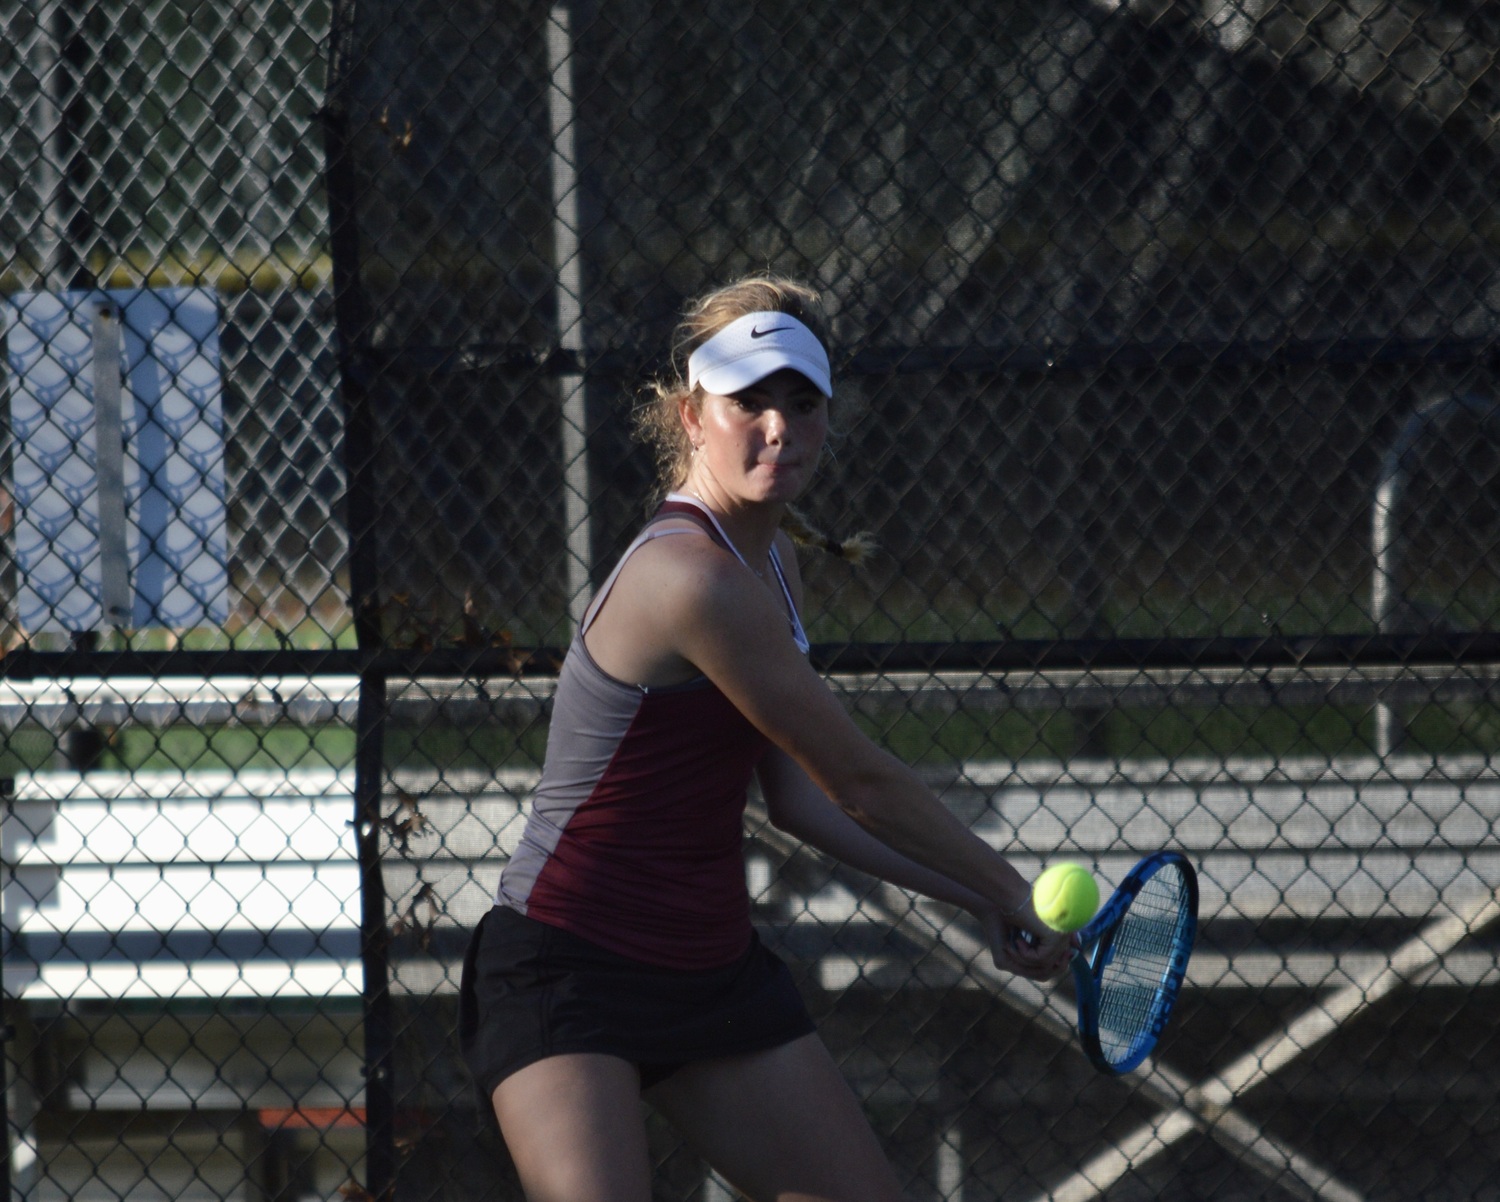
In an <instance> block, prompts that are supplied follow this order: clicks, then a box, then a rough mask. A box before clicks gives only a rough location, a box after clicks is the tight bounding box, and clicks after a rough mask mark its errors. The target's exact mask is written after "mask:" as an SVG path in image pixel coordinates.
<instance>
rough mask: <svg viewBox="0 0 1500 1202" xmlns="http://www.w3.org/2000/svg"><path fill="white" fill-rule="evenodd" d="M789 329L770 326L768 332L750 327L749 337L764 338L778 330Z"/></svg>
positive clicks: (788, 327)
mask: <svg viewBox="0 0 1500 1202" xmlns="http://www.w3.org/2000/svg"><path fill="white" fill-rule="evenodd" d="M791 328H792V327H791V326H772V327H771V328H770V329H769V330H757V329H756V328H755V327H754V326H751V327H750V337H751V338H764V337H765V336H766V335H767V334H775V333H776V332H777V331H778V330H790V329H791Z"/></svg>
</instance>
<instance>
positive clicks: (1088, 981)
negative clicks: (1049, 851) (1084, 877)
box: [1073, 851, 1198, 1076]
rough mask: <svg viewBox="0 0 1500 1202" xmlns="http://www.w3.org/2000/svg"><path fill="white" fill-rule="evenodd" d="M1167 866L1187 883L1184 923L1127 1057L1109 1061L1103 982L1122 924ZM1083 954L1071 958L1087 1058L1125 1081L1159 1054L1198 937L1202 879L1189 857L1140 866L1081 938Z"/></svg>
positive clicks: (1159, 857)
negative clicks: (1102, 1021) (1102, 1026)
mask: <svg viewBox="0 0 1500 1202" xmlns="http://www.w3.org/2000/svg"><path fill="white" fill-rule="evenodd" d="M1168 865H1176V866H1177V867H1178V868H1179V869H1180V870H1181V872H1182V877H1183V880H1184V881H1185V883H1186V893H1187V905H1186V910H1187V915H1186V921H1185V922H1184V923H1183V924H1182V925H1181V927H1180V928H1179V929H1178V930H1177V932H1176V936H1175V938H1174V941H1173V943H1172V947H1171V949H1170V952H1169V954H1168V955H1167V957H1166V964H1165V967H1164V969H1163V970H1162V973H1161V979H1160V980H1159V981H1157V982H1155V983H1154V986H1153V992H1152V997H1151V1000H1150V1002H1149V1004H1148V1006H1147V1007H1146V1008H1145V1009H1146V1013H1147V1015H1148V1016H1149V1017H1148V1019H1147V1021H1145V1022H1144V1023H1143V1024H1142V1025H1141V1029H1140V1030H1139V1031H1138V1032H1136V1033H1135V1034H1134V1035H1133V1037H1132V1038H1131V1040H1130V1043H1129V1047H1128V1048H1127V1050H1126V1051H1125V1053H1124V1054H1123V1055H1120V1056H1116V1057H1114V1058H1111V1057H1110V1056H1109V1055H1108V1054H1106V1052H1105V1051H1104V1048H1103V1046H1102V1045H1101V1043H1100V1039H1099V1016H1100V1010H1101V994H1100V989H1101V982H1102V979H1103V976H1104V972H1105V970H1106V969H1107V968H1108V967H1109V965H1110V962H1111V960H1112V959H1113V957H1114V953H1115V939H1116V936H1117V935H1118V934H1119V932H1120V926H1121V921H1122V920H1123V919H1124V918H1125V916H1126V914H1127V912H1128V911H1129V909H1130V906H1131V903H1132V902H1134V901H1135V899H1136V898H1137V897H1138V896H1139V894H1140V892H1141V889H1142V888H1143V887H1144V886H1145V885H1146V883H1147V882H1148V881H1150V880H1151V878H1152V877H1154V876H1155V875H1156V874H1157V873H1158V872H1160V871H1161V870H1162V869H1163V868H1164V867H1166V866H1168ZM1078 934H1079V941H1080V951H1079V953H1078V954H1077V955H1076V956H1074V957H1073V979H1074V982H1075V984H1076V985H1077V992H1078V1034H1079V1037H1080V1039H1081V1040H1082V1042H1083V1049H1084V1052H1085V1053H1086V1054H1087V1056H1088V1058H1089V1060H1091V1061H1092V1062H1093V1064H1094V1066H1095V1067H1096V1068H1097V1069H1099V1070H1100V1071H1101V1072H1104V1073H1109V1074H1111V1075H1113V1076H1123V1075H1124V1074H1126V1073H1128V1072H1130V1071H1131V1070H1132V1069H1134V1068H1136V1067H1137V1066H1139V1065H1140V1063H1141V1062H1142V1061H1143V1060H1145V1059H1146V1057H1147V1056H1149V1055H1150V1054H1151V1052H1152V1051H1153V1050H1154V1049H1155V1047H1156V1043H1157V1040H1158V1039H1160V1038H1161V1033H1162V1031H1163V1029H1165V1027H1166V1025H1167V1020H1168V1019H1169V1018H1170V1017H1171V1014H1172V1007H1173V1005H1174V1004H1175V1003H1176V1001H1177V995H1178V993H1179V992H1180V991H1181V989H1182V981H1183V977H1184V976H1185V975H1186V974H1187V964H1188V957H1189V956H1191V955H1192V951H1193V941H1194V940H1195V939H1196V938H1197V934H1198V875H1197V873H1196V872H1195V871H1194V869H1193V866H1192V864H1190V863H1189V862H1188V860H1187V857H1186V856H1184V855H1182V853H1180V852H1176V851H1159V852H1156V853H1155V854H1154V855H1149V856H1147V857H1146V858H1145V859H1143V860H1141V861H1140V863H1138V864H1137V865H1136V866H1135V867H1134V868H1132V869H1131V870H1130V872H1129V873H1128V874H1127V875H1126V877H1125V879H1124V880H1123V881H1121V882H1120V886H1119V888H1118V889H1116V890H1115V892H1114V894H1113V896H1111V897H1110V899H1109V901H1107V902H1106V903H1105V904H1104V906H1103V908H1102V909H1100V911H1099V913H1098V914H1096V915H1095V916H1094V918H1093V919H1092V920H1091V921H1090V922H1089V924H1088V925H1087V926H1086V927H1084V928H1083V929H1082V930H1081V931H1080V932H1079V933H1078Z"/></svg>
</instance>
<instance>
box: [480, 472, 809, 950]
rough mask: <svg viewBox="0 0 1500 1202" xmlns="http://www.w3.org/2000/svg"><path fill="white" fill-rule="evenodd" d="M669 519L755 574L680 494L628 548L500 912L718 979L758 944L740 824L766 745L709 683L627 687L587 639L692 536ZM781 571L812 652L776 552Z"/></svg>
mask: <svg viewBox="0 0 1500 1202" xmlns="http://www.w3.org/2000/svg"><path fill="white" fill-rule="evenodd" d="M667 517H687V518H690V519H691V520H692V521H693V522H695V523H696V524H697V525H698V526H699V527H700V528H702V529H703V530H704V531H706V532H707V533H708V534H709V536H710V537H712V538H713V539H714V541H716V542H717V543H719V544H720V545H721V546H723V547H725V548H726V549H727V550H729V551H731V552H733V553H734V554H735V555H736V556H737V557H739V558H741V561H742V562H743V557H741V556H740V555H739V552H738V551H737V550H736V549H735V547H734V545H733V544H732V543H731V542H730V541H729V539H728V536H727V535H726V534H725V533H724V531H723V530H722V529H721V528H720V527H719V524H718V522H717V521H716V519H715V518H714V515H713V514H712V513H711V512H709V510H708V509H707V508H705V507H704V506H703V505H702V504H701V502H699V501H698V500H697V499H696V498H693V497H689V496H686V495H684V494H678V493H674V494H672V495H671V496H670V497H668V498H667V500H666V502H664V503H663V505H662V507H661V508H660V509H659V510H657V512H656V514H655V515H654V516H653V517H652V519H651V522H649V523H648V524H647V526H646V528H645V529H644V530H643V531H642V532H641V534H640V535H639V536H638V537H637V538H636V540H635V542H633V543H632V544H631V545H630V546H629V548H627V549H626V551H625V554H624V555H623V556H622V557H621V559H620V564H619V565H617V566H616V568H615V570H614V573H613V574H611V576H610V578H609V579H608V580H607V581H606V582H605V584H604V587H603V588H601V589H600V590H599V595H598V596H597V597H596V598H595V599H594V602H593V604H592V605H591V606H590V607H589V611H588V614H587V615H586V616H585V618H584V621H583V623H582V625H581V628H580V630H579V632H578V634H577V635H576V636H575V637H574V640H573V645H572V646H571V647H570V648H569V650H568V655H567V657H566V659H565V660H564V663H563V667H562V672H561V674H560V675H559V677H558V683H557V693H556V697H555V699H554V702H553V709H552V719H551V726H550V731H549V734H548V740H547V756H546V762H545V764H544V766H543V769H542V780H541V784H540V785H539V786H538V787H537V791H536V795H535V797H534V799H533V802H532V807H531V812H530V814H529V816H528V819H527V823H526V829H525V832H524V834H523V835H522V837H521V842H520V845H519V846H518V847H517V849H516V852H515V855H514V856H512V857H511V859H510V862H509V863H508V864H506V866H505V868H504V870H503V872H502V873H501V877H500V886H499V889H498V891H497V894H496V902H497V904H500V905H505V906H510V907H512V908H513V909H516V910H519V911H520V912H521V913H523V914H526V915H529V916H530V917H531V918H534V919H536V920H537V921H539V922H544V923H548V924H550V925H552V926H557V927H562V928H564V929H566V930H569V931H572V932H573V933H574V934H577V935H580V936H582V937H583V938H585V939H588V940H590V941H592V942H594V943H597V944H599V945H600V946H602V947H606V948H609V949H610V950H612V951H616V952H619V953H621V954H623V955H627V956H631V957H633V958H635V959H638V960H641V961H643V962H646V963H649V964H656V965H660V966H662V967H667V968H682V969H703V968H717V967H721V966H723V965H725V964H728V963H731V962H733V961H734V960H735V959H736V958H737V957H739V956H740V955H742V954H743V953H744V951H745V948H746V947H747V946H748V944H749V941H750V900H749V896H748V894H747V892H746V889H745V865H744V858H743V851H742V848H741V839H742V822H743V816H744V809H745V793H746V789H747V788H748V786H749V783H750V778H751V775H752V774H753V773H754V771H755V767H756V765H757V764H758V763H759V762H760V759H761V756H762V755H764V754H765V751H766V748H767V746H768V743H767V740H766V738H765V736H764V735H762V734H761V733H760V732H759V731H758V730H756V729H755V727H753V726H752V725H751V724H750V722H749V721H748V720H746V718H745V717H744V716H743V715H742V714H741V713H740V712H739V711H738V710H737V709H735V707H734V706H733V705H732V704H731V703H730V702H729V700H728V698H726V697H725V696H724V695H723V694H722V693H721V692H719V690H718V689H717V688H716V687H715V686H714V685H713V684H712V683H711V682H710V681H709V680H708V679H707V678H706V677H698V678H696V679H694V680H690V681H687V682H685V683H683V684H679V685H673V686H670V687H667V688H646V687H644V686H640V685H632V684H626V683H625V682H623V681H620V680H616V679H615V678H614V677H612V676H610V675H609V674H607V673H606V672H604V671H603V669H601V668H600V667H599V666H598V665H597V664H596V663H595V662H594V660H593V658H592V657H591V656H590V655H589V653H588V649H587V648H586V647H585V646H584V641H583V636H584V633H585V632H586V631H587V630H588V628H589V625H590V623H591V622H592V621H593V618H594V615H595V614H596V613H597V612H598V610H599V608H600V606H601V605H602V604H603V603H604V601H605V599H606V598H607V597H608V596H609V591H610V589H611V588H612V587H613V586H614V582H615V579H616V578H617V577H618V575H619V572H620V567H622V566H623V565H624V563H625V561H626V560H627V559H629V557H630V556H631V554H633V553H634V552H635V550H636V548H638V547H639V546H641V545H642V544H643V543H645V542H646V541H648V540H649V539H652V538H660V537H664V536H666V535H670V534H681V533H688V532H689V531H687V530H686V529H685V528H683V527H680V526H678V527H669V528H666V529H663V528H661V527H660V525H659V523H660V522H661V520H662V519H663V518H667ZM771 563H772V566H773V568H774V569H775V572H776V576H777V579H778V581H779V582H780V585H781V589H782V593H783V595H784V597H785V601H786V605H787V612H788V614H789V615H790V620H791V633H792V637H793V638H794V639H795V640H796V642H797V645H798V646H799V647H800V648H801V649H802V650H803V651H804V652H805V651H806V650H807V636H806V634H805V633H804V632H803V629H802V624H801V621H800V620H799V618H798V616H797V611H796V607H795V605H794V604H793V602H792V598H791V593H790V591H789V589H788V588H787V584H786V579H785V577H784V576H783V575H782V569H781V563H780V560H779V559H778V557H777V556H776V553H775V550H774V548H773V550H772V553H771Z"/></svg>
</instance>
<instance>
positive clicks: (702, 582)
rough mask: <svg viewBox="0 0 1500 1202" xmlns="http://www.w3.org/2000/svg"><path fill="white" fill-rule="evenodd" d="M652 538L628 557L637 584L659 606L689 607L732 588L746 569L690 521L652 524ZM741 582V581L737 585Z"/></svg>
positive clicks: (719, 543)
mask: <svg viewBox="0 0 1500 1202" xmlns="http://www.w3.org/2000/svg"><path fill="white" fill-rule="evenodd" d="M651 533H652V536H653V537H651V538H650V539H648V540H647V541H646V542H645V543H643V544H642V545H641V546H640V547H639V548H638V549H637V550H636V552H635V554H634V555H633V556H632V557H631V558H632V561H633V563H632V566H633V567H635V568H636V569H637V570H636V572H635V573H633V574H634V575H635V576H636V581H637V583H638V584H639V585H644V586H645V587H647V588H650V589H652V590H654V593H655V595H656V596H657V597H658V599H659V600H660V601H661V602H662V603H663V604H669V603H672V602H674V601H676V602H683V603H689V604H691V603H692V602H694V601H695V600H698V599H701V598H706V597H710V596H711V595H712V594H713V593H714V592H716V591H717V590H719V589H723V588H728V587H733V586H734V585H735V583H736V582H737V581H739V576H740V574H741V573H743V572H744V571H746V570H747V569H746V568H745V567H744V565H743V564H741V563H740V561H739V560H738V559H737V558H736V557H735V555H734V554H733V552H731V551H730V550H729V549H728V548H726V547H725V546H724V545H723V544H722V543H721V542H719V540H718V539H716V538H714V536H713V535H712V534H710V533H709V532H708V530H706V529H705V528H704V527H703V526H702V525H700V524H699V523H697V522H695V521H693V520H692V519H691V518H678V517H672V518H664V519H662V520H661V521H659V522H656V523H653V525H652V528H651ZM740 583H742V582H740Z"/></svg>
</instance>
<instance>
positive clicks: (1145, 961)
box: [1099, 869, 1190, 1063]
mask: <svg viewBox="0 0 1500 1202" xmlns="http://www.w3.org/2000/svg"><path fill="white" fill-rule="evenodd" d="M1189 918H1190V915H1189V906H1188V890H1187V883H1186V881H1185V880H1184V879H1183V878H1182V876H1181V874H1180V873H1178V872H1174V871H1171V870H1165V869H1164V870H1163V871H1161V872H1158V873H1157V874H1156V875H1155V876H1153V877H1151V878H1150V879H1149V880H1147V881H1146V882H1145V884H1144V885H1143V886H1142V887H1141V891H1140V893H1139V894H1137V895H1136V897H1135V899H1134V901H1132V902H1131V904H1130V906H1129V908H1128V909H1127V910H1126V911H1125V914H1124V916H1123V917H1122V918H1121V920H1120V925H1119V927H1118V928H1117V930H1116V931H1115V937H1114V941H1113V944H1112V945H1111V947H1110V949H1109V952H1108V962H1107V963H1106V964H1105V966H1104V968H1103V971H1102V973H1101V974H1100V979H1099V1044H1100V1047H1101V1048H1102V1049H1103V1051H1104V1054H1105V1056H1106V1057H1107V1058H1108V1059H1109V1060H1110V1061H1111V1062H1112V1063H1120V1062H1123V1061H1124V1060H1126V1059H1127V1058H1128V1057H1129V1056H1130V1055H1131V1054H1132V1053H1133V1052H1134V1050H1135V1049H1136V1048H1137V1047H1139V1045H1140V1042H1141V1040H1143V1039H1145V1038H1147V1037H1148V1036H1150V1035H1152V1034H1153V1029H1154V1027H1155V1026H1156V1024H1157V1018H1158V1015H1159V1014H1161V1013H1162V1011H1163V1010H1164V1009H1165V1008H1166V1007H1168V1006H1170V1004H1171V1000H1172V996H1173V992H1174V990H1172V989H1171V988H1169V983H1170V982H1171V980H1172V975H1173V966H1174V964H1175V962H1176V960H1177V953H1178V944H1179V941H1180V940H1181V937H1182V933H1183V929H1184V927H1185V926H1186V925H1187V923H1188V921H1189Z"/></svg>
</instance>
